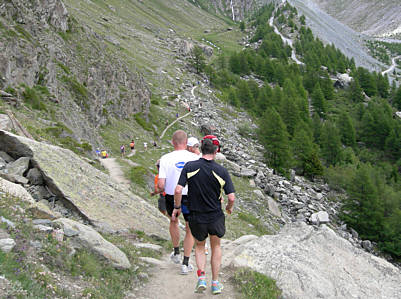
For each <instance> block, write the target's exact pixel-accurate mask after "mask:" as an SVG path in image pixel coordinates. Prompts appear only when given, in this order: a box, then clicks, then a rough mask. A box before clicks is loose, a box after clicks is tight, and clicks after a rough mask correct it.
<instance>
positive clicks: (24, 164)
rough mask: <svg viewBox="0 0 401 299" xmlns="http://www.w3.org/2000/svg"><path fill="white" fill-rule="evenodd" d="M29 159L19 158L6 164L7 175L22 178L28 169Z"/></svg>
mask: <svg viewBox="0 0 401 299" xmlns="http://www.w3.org/2000/svg"><path fill="white" fill-rule="evenodd" d="M30 160H31V159H30V158H28V157H21V158H19V159H18V160H16V161H14V162H11V163H9V164H7V171H8V172H7V173H8V174H13V175H19V176H24V173H25V172H26V171H27V170H28V168H29V161H30Z"/></svg>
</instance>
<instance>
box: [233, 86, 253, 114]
mask: <svg viewBox="0 0 401 299" xmlns="http://www.w3.org/2000/svg"><path fill="white" fill-rule="evenodd" d="M237 95H238V99H239V101H240V103H241V106H242V107H244V108H245V109H249V110H252V109H253V107H254V99H253V96H252V93H251V90H250V88H249V86H248V83H247V82H246V81H243V80H241V81H239V83H238V90H237Z"/></svg>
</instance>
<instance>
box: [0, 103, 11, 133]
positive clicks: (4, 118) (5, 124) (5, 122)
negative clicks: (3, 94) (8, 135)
mask: <svg viewBox="0 0 401 299" xmlns="http://www.w3.org/2000/svg"><path fill="white" fill-rule="evenodd" d="M0 100H1V99H0ZM12 128H13V123H12V122H11V119H10V118H9V117H8V115H7V114H0V130H5V131H11V129H12Z"/></svg>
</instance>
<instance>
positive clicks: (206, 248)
mask: <svg viewBox="0 0 401 299" xmlns="http://www.w3.org/2000/svg"><path fill="white" fill-rule="evenodd" d="M205 254H206V255H208V254H209V248H208V247H207V243H205Z"/></svg>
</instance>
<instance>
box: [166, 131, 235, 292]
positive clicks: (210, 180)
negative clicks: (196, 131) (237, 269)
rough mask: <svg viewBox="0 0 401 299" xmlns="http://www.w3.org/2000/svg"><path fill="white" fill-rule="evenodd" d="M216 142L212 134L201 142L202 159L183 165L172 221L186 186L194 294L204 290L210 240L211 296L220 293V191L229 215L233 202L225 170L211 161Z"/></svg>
mask: <svg viewBox="0 0 401 299" xmlns="http://www.w3.org/2000/svg"><path fill="white" fill-rule="evenodd" d="M219 147H220V142H219V140H218V139H217V137H216V136H214V135H207V136H205V137H204V138H203V140H202V145H201V151H202V158H200V159H199V160H197V161H192V162H188V163H187V164H185V166H184V168H183V169H182V172H181V174H180V178H179V180H178V184H177V186H176V188H175V195H174V211H173V213H172V219H175V217H177V216H178V215H179V214H180V213H181V201H182V191H183V190H184V187H185V186H186V185H188V199H187V200H188V209H189V212H190V213H191V217H190V218H189V227H190V229H191V232H192V234H193V236H194V238H195V240H196V246H195V259H196V265H197V267H198V271H197V274H198V282H197V284H196V288H195V292H197V293H202V292H203V291H204V290H206V286H207V284H206V274H205V267H206V255H205V242H206V239H207V237H208V236H209V237H210V247H211V250H212V260H211V264H212V286H211V288H212V293H213V294H220V293H221V291H222V289H223V285H222V284H221V283H220V282H219V281H218V279H219V270H220V265H221V246H220V239H221V238H222V237H223V236H224V234H225V231H226V229H225V216H224V212H223V211H222V208H221V197H220V195H221V192H222V190H224V192H225V194H226V195H227V197H228V203H227V205H226V208H225V209H226V212H227V214H228V215H230V214H231V213H232V211H233V207H234V201H235V193H234V192H235V190H234V185H233V183H232V181H231V178H230V175H229V174H228V171H227V170H226V169H225V168H224V167H223V166H221V165H220V164H218V163H216V162H215V161H214V159H215V157H216V154H217V152H218V151H219Z"/></svg>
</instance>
